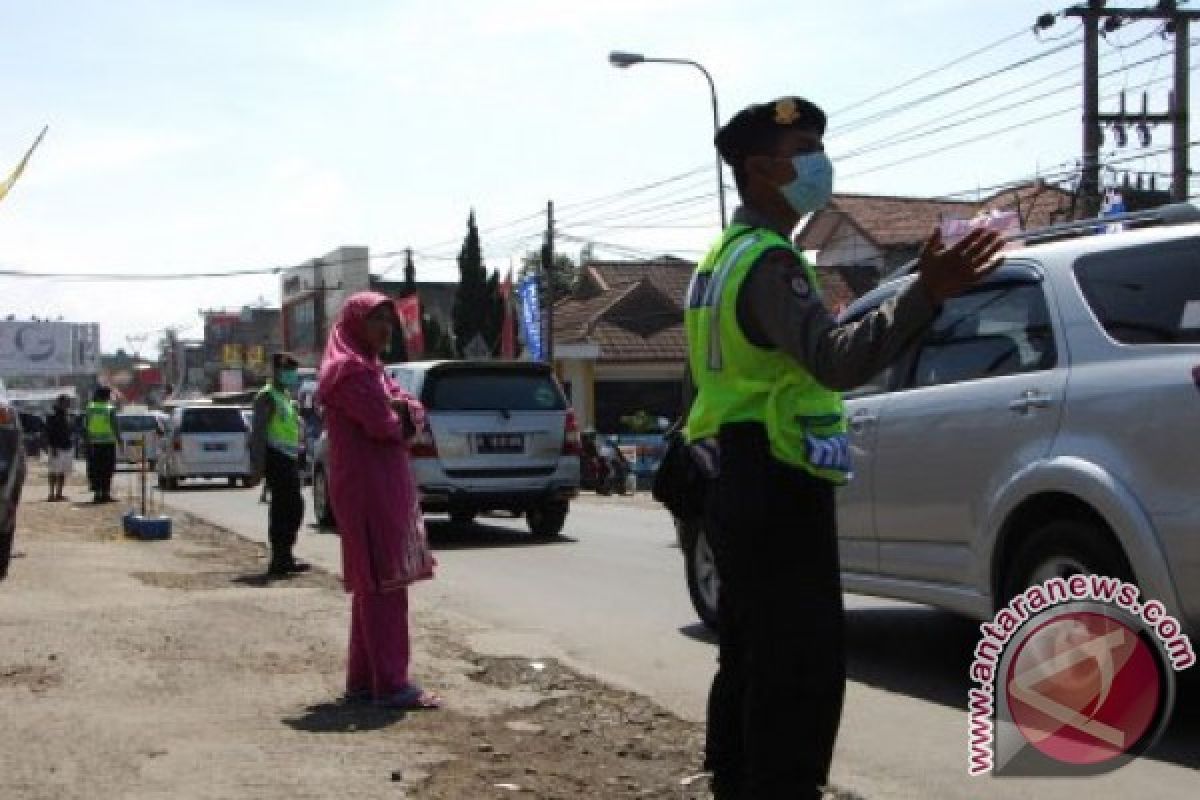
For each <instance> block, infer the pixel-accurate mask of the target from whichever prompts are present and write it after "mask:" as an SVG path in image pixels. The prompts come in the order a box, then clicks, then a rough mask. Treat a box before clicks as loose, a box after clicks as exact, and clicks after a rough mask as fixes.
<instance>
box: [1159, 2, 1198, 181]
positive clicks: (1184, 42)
mask: <svg viewBox="0 0 1200 800" xmlns="http://www.w3.org/2000/svg"><path fill="white" fill-rule="evenodd" d="M1165 5H1167V6H1169V7H1170V8H1171V10H1172V11H1173V12H1174V15H1173V16H1172V18H1171V20H1170V21H1169V22H1168V23H1167V26H1168V30H1170V29H1171V27H1172V24H1173V27H1174V33H1175V92H1174V94H1172V95H1171V114H1172V115H1173V116H1174V119H1173V120H1172V121H1171V148H1172V150H1171V155H1172V158H1171V202H1174V203H1183V202H1186V201H1187V198H1188V177H1189V170H1188V144H1189V142H1190V141H1191V140H1190V138H1189V136H1188V102H1189V101H1190V100H1191V96H1192V95H1191V91H1190V88H1189V85H1188V73H1189V72H1191V67H1190V66H1189V64H1188V62H1189V61H1190V58H1189V56H1188V53H1189V50H1190V44H1191V38H1190V35H1189V29H1190V28H1191V25H1190V24H1189V18H1188V15H1187V14H1184V13H1181V12H1179V11H1178V10H1177V9H1176V7H1175V6H1176V4H1175V0H1170V2H1168V3H1165Z"/></svg>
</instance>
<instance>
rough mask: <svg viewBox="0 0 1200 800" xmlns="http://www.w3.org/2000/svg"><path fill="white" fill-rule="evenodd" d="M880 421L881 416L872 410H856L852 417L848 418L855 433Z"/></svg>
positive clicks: (848, 422)
mask: <svg viewBox="0 0 1200 800" xmlns="http://www.w3.org/2000/svg"><path fill="white" fill-rule="evenodd" d="M878 421H879V417H877V416H875V415H874V414H872V413H871V412H870V411H865V410H863V411H855V412H854V413H853V414H851V415H850V419H848V420H846V422H847V424H848V425H849V426H850V430H852V431H854V432H855V433H862V431H863V430H865V429H866V428H867V427H868V426H870V425H874V424H875V423H876V422H878Z"/></svg>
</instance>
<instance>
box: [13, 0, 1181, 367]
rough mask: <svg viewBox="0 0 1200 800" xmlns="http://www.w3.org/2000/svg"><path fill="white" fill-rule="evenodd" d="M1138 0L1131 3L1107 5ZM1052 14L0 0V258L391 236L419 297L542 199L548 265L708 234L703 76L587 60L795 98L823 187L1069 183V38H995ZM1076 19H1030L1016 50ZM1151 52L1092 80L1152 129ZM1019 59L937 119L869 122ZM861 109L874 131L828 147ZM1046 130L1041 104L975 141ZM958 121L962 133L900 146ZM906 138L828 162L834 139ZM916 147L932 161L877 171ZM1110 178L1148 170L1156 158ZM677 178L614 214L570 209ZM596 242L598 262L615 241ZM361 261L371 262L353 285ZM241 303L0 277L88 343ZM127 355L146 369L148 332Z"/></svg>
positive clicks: (256, 263) (269, 289) (18, 310)
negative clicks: (1056, 172) (19, 164)
mask: <svg viewBox="0 0 1200 800" xmlns="http://www.w3.org/2000/svg"><path fill="white" fill-rule="evenodd" d="M1142 4H1145V5H1149V4H1150V3H1149V0H1130V5H1142ZM1064 5H1065V4H1064ZM1061 7H1062V5H1055V4H1051V3H1047V2H1045V0H1009V1H1008V2H1003V3H999V2H980V1H979V0H904V1H903V2H872V3H826V2H816V0H806V1H805V2H784V0H770V1H768V0H604V1H603V2H572V1H570V0H505V1H504V2H501V0H492V1H487V0H442V1H441V2H432V1H430V2H425V1H422V2H416V1H415V0H409V1H408V2H385V1H384V0H343V2H333V0H329V1H328V2H316V1H315V0H253V2H251V1H250V0H44V2H36V3H30V2H18V0H6V2H2V3H0V30H3V31H4V46H3V47H2V48H0V97H2V98H3V102H4V106H3V113H2V114H0V173H3V174H7V171H8V169H9V168H10V167H11V165H12V164H14V163H15V162H16V161H17V160H18V159H19V157H20V156H21V154H22V153H23V151H24V149H25V148H26V147H27V146H28V145H29V143H30V142H31V141H32V139H33V137H34V136H35V135H36V134H37V132H38V131H39V130H40V129H41V127H42V125H44V124H48V125H49V126H50V132H49V134H48V135H47V137H46V139H45V141H44V143H43V145H42V147H41V149H40V150H39V151H38V153H37V154H36V155H35V157H34V160H33V162H32V163H31V164H30V167H29V169H28V170H27V172H26V173H25V175H24V177H23V178H22V179H21V180H20V182H19V183H18V184H17V185H16V187H15V188H14V189H13V191H12V192H11V194H10V195H9V196H8V198H7V199H6V200H5V201H4V202H3V203H0V268H7V269H23V270H31V271H37V272H49V271H54V272H72V273H88V272H98V271H119V272H137V273H159V272H192V271H225V270H233V269H239V268H248V267H266V266H272V265H286V264H292V263H297V262H300V261H303V260H306V259H309V258H313V257H315V256H318V255H321V254H323V253H325V252H328V251H329V250H331V249H333V248H335V247H337V246H339V245H345V244H361V245H368V246H369V247H370V248H371V249H372V251H373V252H386V251H394V250H399V249H402V248H404V247H409V246H411V247H414V248H416V249H417V251H418V257H417V259H416V262H417V268H418V278H419V279H421V280H452V279H454V278H455V276H456V274H457V273H456V268H455V267H454V264H453V261H452V257H453V256H454V254H455V253H456V252H457V250H458V246H459V242H460V241H461V237H462V234H463V231H464V225H465V219H466V216H467V213H468V211H469V210H470V209H471V208H474V209H475V210H476V212H477V214H478V217H479V223H480V226H481V228H483V229H484V235H483V239H484V245H485V248H486V253H487V256H488V258H489V262H490V264H491V265H492V266H494V267H497V268H500V269H502V270H503V269H507V267H508V265H509V264H510V259H519V257H520V254H521V253H522V252H523V251H524V250H526V249H529V248H531V247H534V246H536V237H537V235H538V229H539V228H540V226H541V225H542V224H543V223H542V221H541V220H539V219H529V220H526V221H524V222H521V223H519V224H515V225H507V226H505V227H502V228H499V229H498V230H490V229H491V228H492V227H493V226H497V225H501V224H503V223H508V222H510V221H511V220H514V219H516V218H520V217H527V216H529V215H531V214H535V213H536V212H537V211H538V210H539V209H541V208H544V206H545V203H546V201H547V200H550V199H553V200H554V201H555V202H556V204H557V205H558V206H560V207H561V208H560V213H559V216H560V218H561V219H560V222H561V224H562V228H563V232H564V234H566V235H567V236H570V237H575V238H574V239H566V240H563V241H562V242H561V249H562V250H563V251H564V252H568V253H571V254H577V253H578V249H579V247H580V243H579V240H589V239H591V240H596V241H599V242H603V243H607V244H616V245H622V246H625V247H633V248H637V250H634V251H628V252H640V251H641V250H646V251H653V252H664V251H673V252H677V253H680V254H682V255H687V256H691V255H694V254H695V253H696V252H698V251H701V250H703V249H704V248H705V247H706V246H707V244H708V242H709V240H710V239H711V238H712V237H713V235H714V234H715V232H716V228H715V225H716V220H717V210H716V202H715V200H714V199H713V197H712V196H711V195H712V193H713V192H714V191H715V185H716V179H715V175H714V174H713V172H712V171H703V168H704V167H706V166H707V165H709V164H710V163H711V161H712V150H711V139H712V123H711V108H710V104H709V98H708V91H707V87H706V85H705V84H704V81H703V78H702V77H701V75H700V74H699V73H698V72H695V71H694V70H692V69H689V68H686V67H677V66H668V65H657V64H645V65H640V66H636V67H633V68H631V69H628V70H617V69H614V68H612V67H610V66H609V65H608V63H607V60H606V56H607V54H608V52H609V51H610V50H612V49H626V50H633V51H640V52H644V53H646V54H648V55H652V56H666V57H683V58H691V59H695V60H697V61H700V62H702V63H703V64H704V65H705V66H707V67H708V68H709V70H710V71H711V72H712V74H713V76H714V78H715V79H716V82H717V89H718V92H719V98H720V103H721V116H722V118H723V119H724V118H727V117H728V116H729V115H731V114H732V113H733V112H734V111H736V110H737V109H738V108H740V107H742V106H744V105H746V104H747V103H750V102H756V101H762V100H767V99H771V98H774V97H776V96H778V95H781V94H800V95H804V96H807V97H809V98H810V99H812V100H814V101H816V102H817V103H819V104H820V105H822V106H823V107H825V108H826V110H827V111H829V112H831V130H830V134H829V136H828V137H827V145H828V149H829V151H830V154H831V155H832V156H833V157H834V160H835V166H836V169H837V174H838V177H837V182H836V186H837V189H838V190H840V191H855V192H871V193H883V194H922V195H939V194H946V193H951V192H958V191H964V190H971V189H973V188H976V187H987V186H991V185H994V184H1000V183H1003V182H1006V181H1011V180H1014V179H1018V178H1022V177H1029V176H1032V175H1033V174H1035V172H1037V171H1039V170H1040V171H1042V172H1046V171H1048V170H1051V169H1061V168H1062V167H1063V165H1064V164H1066V165H1067V166H1069V165H1070V162H1072V161H1073V160H1074V159H1076V158H1077V154H1078V150H1079V140H1080V133H1079V124H1078V120H1079V105H1078V104H1079V97H1080V90H1079V89H1078V88H1070V85H1071V84H1073V83H1075V82H1076V81H1078V80H1079V74H1080V59H1081V48H1080V46H1079V45H1077V44H1075V45H1071V46H1068V47H1066V48H1065V49H1062V50H1061V51H1060V52H1051V51H1054V50H1055V49H1056V48H1060V47H1061V46H1063V45H1067V44H1068V43H1069V42H1072V41H1073V38H1072V37H1068V38H1064V39H1061V40H1058V41H1044V42H1043V41H1039V40H1038V39H1037V38H1035V37H1034V35H1033V34H1032V33H1031V32H1025V33H1020V32H1021V31H1022V29H1026V30H1027V29H1028V28H1029V26H1031V24H1032V23H1033V21H1034V19H1035V18H1036V17H1037V15H1038V14H1039V13H1041V12H1043V11H1056V10H1059V9H1060V8H1061ZM1076 25H1077V23H1076V22H1075V21H1074V20H1068V19H1063V20H1060V21H1059V22H1058V23H1057V24H1056V25H1055V26H1054V28H1052V29H1051V30H1050V31H1048V32H1046V34H1045V38H1049V37H1056V36H1057V37H1062V36H1066V35H1069V34H1070V33H1071V31H1072V30H1073V29H1074V28H1075V27H1076ZM1154 33H1155V29H1154V28H1153V27H1152V26H1151V25H1150V24H1148V23H1140V24H1138V25H1133V26H1130V27H1128V28H1126V29H1124V30H1121V31H1119V32H1117V33H1116V34H1114V35H1113V36H1112V37H1110V39H1109V40H1108V41H1106V42H1105V43H1104V44H1103V45H1102V50H1101V52H1102V56H1103V59H1102V61H1101V69H1102V71H1109V70H1112V71H1114V72H1115V73H1116V74H1114V75H1112V76H1110V77H1108V78H1106V79H1105V80H1104V82H1103V87H1102V94H1109V93H1110V92H1113V91H1117V90H1119V89H1120V88H1122V87H1123V86H1129V87H1131V88H1136V87H1140V85H1141V84H1143V83H1145V82H1147V81H1158V82H1157V83H1155V84H1154V85H1152V86H1151V87H1149V89H1148V91H1149V92H1150V98H1151V106H1152V110H1162V106H1163V104H1165V98H1166V92H1167V89H1168V86H1169V84H1168V83H1166V82H1165V80H1164V79H1165V78H1167V77H1168V76H1169V75H1170V73H1171V59H1170V58H1169V57H1167V58H1161V59H1158V60H1155V61H1152V62H1150V63H1146V64H1143V65H1140V66H1134V65H1135V64H1136V63H1137V62H1138V61H1140V60H1143V59H1146V58H1151V57H1153V56H1156V55H1160V54H1162V53H1164V52H1165V51H1166V48H1169V47H1170V42H1164V41H1163V39H1162V38H1161V37H1158V36H1154V35H1153V34H1154ZM1010 35H1012V38H1010V39H1009V40H1008V41H1005V42H1004V43H1003V44H1000V45H998V46H996V47H995V48H992V49H990V50H988V51H987V52H985V53H983V54H981V55H979V56H977V57H975V58H972V59H970V60H968V61H965V62H963V63H961V64H957V65H955V66H953V67H950V68H948V69H945V70H941V71H939V72H938V73H937V74H935V75H932V76H930V77H927V78H924V79H922V80H920V81H918V82H916V83H914V84H912V85H911V86H909V87H905V88H901V89H896V90H894V91H888V92H885V93H884V94H883V95H882V96H880V97H877V98H875V99H873V100H870V102H867V103H865V104H860V101H863V100H867V99H868V98H871V97H872V95H876V94H877V93H880V92H881V90H885V89H889V88H890V87H894V86H896V85H897V84H899V83H901V82H903V81H905V80H906V79H908V78H912V77H914V76H917V75H919V74H921V73H922V72H924V71H926V70H928V69H930V68H933V67H937V66H939V65H942V64H945V63H946V62H949V61H951V60H952V59H954V58H956V57H958V56H962V55H965V54H967V53H969V52H971V51H972V50H975V49H977V48H981V47H984V46H986V45H989V44H992V43H994V42H998V41H1000V40H1002V39H1004V38H1005V37H1009V36H1010ZM1192 35H1193V38H1195V37H1196V36H1200V30H1194V31H1193V34H1192ZM1147 37H1148V38H1147ZM1143 39H1144V40H1143ZM1139 40H1143V41H1140V42H1139ZM1122 45H1123V46H1122ZM1193 50H1194V49H1193ZM1047 53H1049V55H1044V57H1042V58H1040V59H1038V60H1036V61H1033V62H1031V63H1029V64H1027V65H1025V66H1021V67H1018V68H1014V69H1012V70H1010V71H1007V72H1004V73H1002V74H1000V75H998V76H997V77H994V78H991V79H989V80H986V81H982V82H980V83H977V84H973V85H970V86H967V87H966V88H963V89H961V90H959V91H956V92H954V93H951V94H948V95H945V96H944V97H942V98H941V99H940V100H938V101H935V102H927V103H922V104H919V105H917V106H914V107H913V108H911V109H910V110H908V111H906V112H902V113H897V112H894V111H892V109H894V108H895V107H896V106H897V105H899V104H901V103H904V102H906V101H910V100H914V99H918V98H920V97H921V96H922V95H925V94H929V93H935V92H938V91H940V90H943V89H946V88H947V87H949V86H952V85H954V84H957V83H962V82H966V81H969V80H970V79H973V78H975V77H978V76H981V75H984V74H985V73H988V72H991V71H994V70H997V69H999V68H1001V67H1005V66H1006V65H1009V64H1012V63H1013V62H1016V61H1018V60H1019V59H1023V58H1029V57H1033V56H1038V55H1041V54H1047ZM1123 67H1124V69H1123ZM1035 81H1040V83H1037V84H1036V85H1032V86H1030V85H1029V84H1032V83H1033V82H1035ZM1198 82H1200V81H1196V80H1193V86H1195V84H1196V83H1198ZM1022 87H1025V88H1022ZM1058 89H1062V90H1063V91H1059V92H1057V93H1055V94H1049V96H1045V97H1042V98H1041V99H1031V98H1035V97H1036V96H1037V95H1042V94H1048V93H1050V92H1052V91H1054V90H1058ZM1140 91H1141V90H1140V89H1138V95H1139V97H1140ZM1193 95H1195V91H1193ZM1017 104H1020V105H1017ZM1139 104H1140V100H1138V101H1136V102H1133V105H1139ZM1009 105H1016V107H1014V108H1009V109H1007V110H1005V109H1004V107H1005V106H1009ZM1193 105H1194V104H1193ZM879 112H891V113H888V114H886V115H884V116H883V117H882V118H881V119H879V120H878V121H876V122H874V123H873V124H870V125H867V126H864V127H859V128H858V130H853V131H847V130H846V129H847V128H850V127H856V126H858V125H859V124H861V121H862V120H863V119H864V118H869V117H870V116H871V115H873V114H876V113H879ZM1054 112H1065V113H1060V114H1058V115H1057V116H1054V117H1051V118H1048V119H1045V120H1041V121H1038V122H1031V123H1029V124H1027V125H1022V126H1021V127H1017V128H1016V129H1015V130H1012V131H1008V132H1002V133H1001V132H999V131H1000V129H1002V128H1006V127H1010V126H1015V125H1018V124H1020V123H1025V122H1027V121H1029V120H1032V119H1034V118H1036V117H1039V116H1044V115H1050V114H1052V113H1054ZM973 116H981V118H980V119H978V120H976V121H974V122H967V123H965V124H961V125H959V126H957V127H954V128H951V129H948V130H944V131H931V130H929V129H930V128H931V127H938V126H941V125H946V124H950V123H961V122H962V121H963V120H965V119H967V118H969V117H973ZM920 126H925V127H920ZM839 127H840V128H841V129H840V130H839ZM906 131H912V133H906ZM989 133H990V134H992V135H990V136H989V135H986V134H989ZM914 134H922V135H920V136H915V137H914ZM979 136H982V141H980V142H978V143H976V144H972V145H969V146H964V147H959V148H954V149H946V148H947V147H948V146H949V145H952V144H954V143H956V142H959V141H961V140H964V139H968V138H973V137H979ZM906 137H907V138H910V139H911V141H906V142H900V143H891V145H890V146H888V147H886V148H884V149H880V150H876V151H875V152H871V153H867V154H861V155H856V156H853V157H851V154H852V153H853V151H854V150H855V149H856V148H858V147H862V146H864V145H870V144H873V143H880V142H884V143H886V142H887V140H893V139H896V138H906ZM1131 138H1132V139H1134V141H1136V136H1131ZM1193 138H1197V136H1196V132H1195V130H1193ZM1107 141H1108V144H1109V147H1108V148H1106V152H1108V150H1111V144H1112V138H1111V137H1109V138H1108V140H1107ZM1169 142H1170V138H1169V132H1168V131H1166V130H1162V129H1160V130H1158V131H1156V133H1155V136H1154V146H1155V147H1161V146H1165V145H1167V144H1169ZM930 151H941V152H939V153H938V154H936V155H933V156H928V157H924V158H920V159H917V160H913V161H909V162H908V163H904V164H899V165H893V164H892V162H895V161H898V160H902V159H906V158H909V157H912V156H916V155H920V154H923V153H926V152H930ZM1136 153H1137V150H1136V149H1135V148H1129V149H1127V150H1125V151H1114V153H1113V157H1116V158H1122V157H1124V158H1128V156H1129V154H1136ZM1122 165H1123V166H1127V167H1134V168H1138V169H1152V170H1168V169H1169V164H1168V163H1167V161H1165V160H1163V159H1161V158H1145V159H1144V158H1137V159H1134V160H1129V161H1125V162H1122ZM873 168H878V169H875V170H874V171H870V170H872V169H873ZM697 169H699V170H701V171H699V172H696V173H695V174H694V175H692V176H691V177H689V178H686V179H682V180H676V181H673V182H670V183H667V184H664V185H662V186H660V187H658V188H655V189H651V190H646V191H644V192H641V193H639V194H636V195H631V196H628V197H624V198H622V199H620V200H619V201H618V202H610V203H608V204H590V205H589V204H584V205H580V202H581V201H587V200H589V199H591V198H597V197H603V196H605V195H610V194H613V193H617V192H621V191H622V190H625V189H628V188H630V187H636V186H639V185H644V184H647V183H651V182H654V181H658V180H661V179H664V178H668V177H671V176H675V175H679V174H682V173H686V172H689V171H692V170H697ZM733 202H734V196H733V195H731V196H730V203H731V205H732V204H733ZM573 204H574V205H573ZM660 226H669V227H660ZM604 247H605V245H601V249H600V250H599V252H600V253H602V254H607V255H614V254H619V253H621V252H623V251H620V250H612V249H608V250H605V249H604ZM391 263H392V262H391V261H389V260H386V259H380V260H378V261H376V262H375V263H374V269H375V270H376V271H383V270H385V269H387V268H388V267H389V266H391ZM399 274H400V270H399V269H397V270H396V271H395V272H394V273H393V275H394V276H397V277H398V276H399ZM260 297H262V298H263V299H265V301H266V302H268V303H271V304H275V303H278V299H279V281H278V278H272V277H252V278H233V279H206V280H195V281H188V282H178V283H176V282H172V283H150V282H136V283H122V284H113V283H97V282H63V281H52V280H44V279H36V280H26V279H13V278H4V277H0V315H3V316H6V315H8V314H17V315H18V316H22V317H24V316H29V315H37V316H43V317H45V316H50V317H56V316H59V315H62V316H64V317H65V318H67V319H72V320H78V321H98V322H99V323H100V324H101V329H102V337H103V342H104V346H105V348H106V349H107V350H113V349H115V348H117V347H127V348H128V347H129V341H128V340H127V339H126V337H129V336H131V337H137V336H138V335H139V334H143V333H146V332H150V331H155V330H157V329H161V328H163V327H164V326H167V325H184V326H189V325H190V326H194V327H193V328H192V329H191V330H190V331H188V332H187V334H190V335H193V336H195V335H199V333H200V328H199V325H198V323H199V319H198V317H197V315H196V312H197V310H198V309H201V308H215V307H229V308H237V307H240V306H242V305H244V304H246V303H253V302H255V301H256V300H258V298H260ZM133 341H134V342H136V341H137V340H136V338H134V339H133ZM141 349H142V351H143V352H150V351H152V350H153V338H152V339H151V340H150V341H148V342H147V343H146V344H145V345H143V346H142V347H141Z"/></svg>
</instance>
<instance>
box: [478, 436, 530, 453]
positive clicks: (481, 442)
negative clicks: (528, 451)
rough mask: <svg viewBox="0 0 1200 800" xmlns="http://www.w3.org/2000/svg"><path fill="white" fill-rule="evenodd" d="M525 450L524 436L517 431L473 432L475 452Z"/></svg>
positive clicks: (514, 451) (513, 451) (516, 451)
mask: <svg viewBox="0 0 1200 800" xmlns="http://www.w3.org/2000/svg"><path fill="white" fill-rule="evenodd" d="M524 451H525V437H524V436H523V435H522V434H519V433H477V434H475V452H476V453H489V454H497V453H522V452H524Z"/></svg>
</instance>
